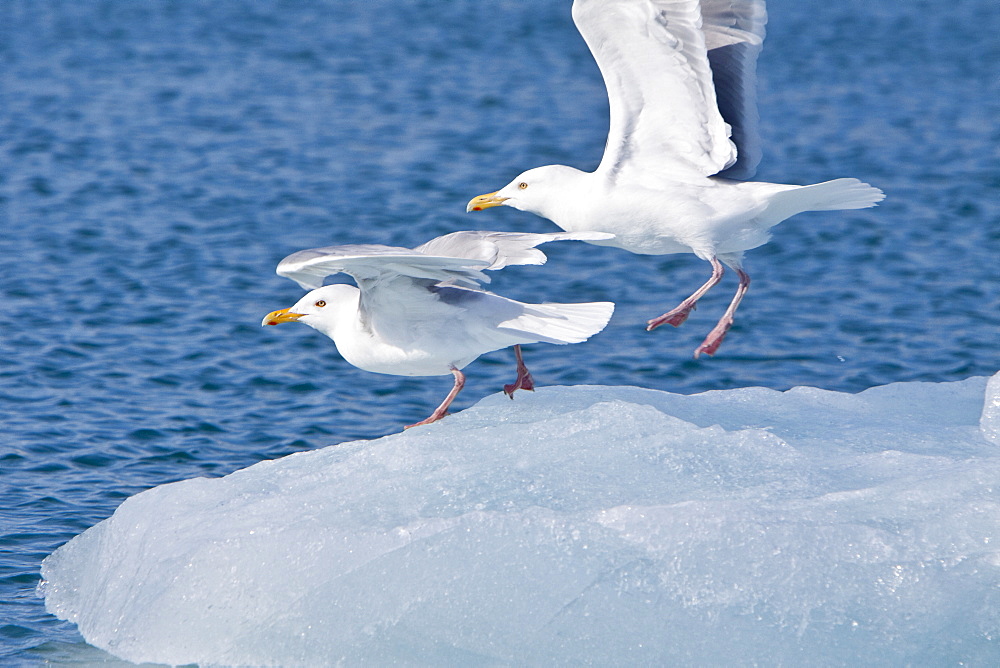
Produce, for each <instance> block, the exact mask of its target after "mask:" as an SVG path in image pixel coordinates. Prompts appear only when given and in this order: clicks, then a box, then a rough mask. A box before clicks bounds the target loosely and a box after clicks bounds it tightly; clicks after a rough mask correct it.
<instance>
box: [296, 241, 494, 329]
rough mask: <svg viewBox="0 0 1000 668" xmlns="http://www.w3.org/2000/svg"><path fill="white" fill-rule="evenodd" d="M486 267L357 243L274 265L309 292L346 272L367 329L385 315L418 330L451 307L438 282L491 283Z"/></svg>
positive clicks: (479, 262) (306, 253) (310, 252)
mask: <svg viewBox="0 0 1000 668" xmlns="http://www.w3.org/2000/svg"><path fill="white" fill-rule="evenodd" d="M487 266H488V263H487V262H485V261H482V260H476V259H470V258H458V257H445V256H438V255H427V254H425V253H421V252H419V251H415V250H410V249H409V248H397V247H394V246H380V245H375V244H359V245H348V246H327V247H325V248H312V249H309V250H304V251H299V252H297V253H293V254H291V255H289V256H288V257H286V258H285V259H284V260H282V261H281V262H279V263H278V269H277V273H278V275H280V276H285V277H287V278H290V279H292V280H293V281H295V282H296V283H298V284H299V285H300V286H302V287H303V288H306V289H309V290H312V289H315V288H318V287H320V286H322V285H323V279H324V278H325V277H327V276H330V275H332V274H337V273H345V274H349V275H350V276H352V277H353V278H354V280H355V281H356V282H357V284H358V288H359V289H360V290H361V302H360V316H361V319H362V321H363V322H365V323H366V324H368V325H370V324H372V323H373V322H375V321H378V320H380V319H382V318H383V317H384V318H387V319H388V322H389V323H390V324H391V323H394V322H407V323H411V324H412V326H413V327H420V326H421V323H423V322H425V321H430V322H434V321H435V320H436V319H437V318H440V317H442V316H443V315H445V314H446V313H447V312H448V311H449V310H450V309H451V308H452V307H450V306H449V305H447V304H444V303H443V302H442V301H441V300H440V298H439V297H438V295H437V293H436V291H435V290H436V288H437V286H438V285H439V284H442V283H445V284H449V285H462V286H466V287H471V288H476V287H478V286H479V284H480V283H483V282H487V281H488V280H489V279H488V278H487V277H486V275H484V274H483V273H482V271H481V270H482V269H485V268H487ZM377 324H378V323H377V322H376V325H377Z"/></svg>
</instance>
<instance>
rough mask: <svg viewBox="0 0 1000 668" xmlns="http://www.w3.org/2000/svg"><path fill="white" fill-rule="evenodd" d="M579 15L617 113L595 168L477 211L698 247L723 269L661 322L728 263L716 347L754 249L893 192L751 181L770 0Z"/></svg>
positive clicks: (521, 179)
mask: <svg viewBox="0 0 1000 668" xmlns="http://www.w3.org/2000/svg"><path fill="white" fill-rule="evenodd" d="M573 19H574V21H575V22H576V25H577V28H578V29H579V31H580V33H581V34H582V35H583V38H584V40H586V42H587V45H588V46H589V47H590V50H591V53H593V55H594V58H595V59H596V61H597V64H598V66H599V67H600V70H601V73H602V75H603V77H604V82H605V85H606V86H607V89H608V99H609V102H610V110H611V123H610V130H609V133H608V143H607V146H606V148H605V152H604V157H603V159H602V160H601V163H600V165H599V166H598V168H597V169H596V170H595V171H594V172H582V171H580V170H578V169H574V168H572V167H566V166H564V165H549V166H546V167H538V168H535V169H531V170H528V171H526V172H524V173H522V174H520V175H519V176H517V177H516V178H515V179H514V180H513V181H511V182H510V183H509V184H508V185H507V186H505V187H503V188H502V189H500V190H499V191H497V192H495V193H488V194H486V195H480V196H479V197H476V198H474V199H473V200H472V201H470V202H469V205H468V210H469V211H479V210H482V209H486V208H489V207H493V206H498V205H504V206H511V207H514V208H516V209H520V210H523V211H529V212H531V213H535V214H537V215H540V216H543V217H545V218H548V219H550V220H551V221H553V222H554V223H555V224H556V225H558V226H559V227H561V228H562V229H564V230H566V231H568V232H582V231H600V232H608V233H611V234H613V235H614V238H613V239H605V240H593V241H591V243H596V244H599V245H609V246H617V247H619V248H624V249H626V250H629V251H632V252H634V253H642V254H650V255H661V254H667V253H694V254H695V255H697V256H698V257H699V258H701V259H703V260H706V261H708V262H710V263H711V264H712V277H711V278H710V279H709V280H708V281H707V282H706V283H705V284H704V285H703V286H701V287H700V288H699V289H698V290H697V291H695V292H694V293H693V294H692V295H691V296H690V297H688V298H687V299H685V300H684V301H683V302H681V304H680V305H678V306H677V307H676V308H674V309H672V310H671V311H669V312H667V313H665V314H663V315H662V316H660V317H658V318H654V319H652V320H650V321H649V322H648V323H647V329H654V328H656V327H658V326H660V325H662V324H665V323H666V324H671V325H674V326H677V325H680V324H681V323H682V322H684V320H686V319H687V317H688V315H689V314H690V312H691V311H692V310H693V309H694V308H695V304H696V303H697V301H698V299H699V298H700V297H701V296H703V295H704V294H705V293H706V292H707V291H708V290H709V289H710V288H711V287H712V286H714V285H715V284H716V283H718V282H719V281H720V280H721V278H722V274H723V271H724V270H723V264H725V265H728V266H730V267H732V268H733V269H734V270H735V271H736V272H737V275H738V276H739V279H740V282H739V287H738V289H737V292H736V295H735V297H734V298H733V301H732V302H731V303H730V305H729V308H728V309H727V310H726V313H725V314H724V315H723V317H722V318H721V319H720V320H719V323H718V324H717V325H716V327H715V328H714V329H713V330H712V332H711V333H710V334H709V335H708V337H706V339H705V341H704V342H703V343H702V344H701V345H700V346H699V347H698V348H697V349H696V350H695V356H696V357H697V356H698V355H699V354H700V353H707V354H710V355H711V354H714V353H715V352H716V350H717V349H718V347H719V345H720V344H721V343H722V339H723V337H724V336H725V334H726V332H727V331H728V330H729V327H730V326H731V324H732V320H733V314H734V313H735V311H736V308H737V306H739V303H740V301H741V300H742V299H743V296H744V294H745V293H746V291H747V288H748V287H749V284H750V278H749V276H748V275H747V274H746V272H745V271H743V269H742V258H743V253H744V251H747V250H749V249H751V248H756V247H757V246H760V245H762V244H764V243H766V242H767V241H768V239H769V238H770V236H771V232H770V228H771V227H773V226H774V225H777V224H778V223H780V222H781V221H783V220H785V219H786V218H788V217H790V216H793V215H795V214H797V213H801V212H803V211H825V210H838V209H857V208H865V207H870V206H874V205H875V203H876V202H879V201H880V200H882V199H883V197H884V196H883V194H882V192H881V191H880V190H878V189H877V188H873V187H872V186H870V185H868V184H865V183H862V182H861V181H858V180H857V179H837V180H834V181H828V182H825V183H820V184H816V185H811V186H795V185H783V184H775V183H762V182H749V181H743V180H740V179H747V178H751V177H752V176H753V174H754V173H755V171H756V167H757V164H758V162H759V160H760V139H759V137H758V133H757V120H758V119H757V108H756V99H755V87H756V73H755V71H756V59H757V55H758V53H759V52H760V48H761V44H762V42H763V38H764V24H765V22H766V13H765V9H764V1H763V0H575V2H574V3H573Z"/></svg>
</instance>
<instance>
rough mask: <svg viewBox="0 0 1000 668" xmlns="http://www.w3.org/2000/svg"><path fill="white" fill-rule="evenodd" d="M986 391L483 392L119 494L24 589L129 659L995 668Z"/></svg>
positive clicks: (953, 386) (999, 411)
mask: <svg viewBox="0 0 1000 668" xmlns="http://www.w3.org/2000/svg"><path fill="white" fill-rule="evenodd" d="M986 381H987V379H985V378H972V379H968V380H965V381H956V382H950V383H919V382H911V383H896V384H893V385H886V386H881V387H876V388H872V389H869V390H866V391H864V392H862V393H860V394H847V393H839V392H830V391H828V390H820V389H816V388H794V389H792V390H788V391H786V392H778V391H775V390H770V389H766V388H742V389H733V390H721V391H710V392H704V393H700V394H694V395H680V394H670V393H665V392H661V391H658V390H647V389H641V388H635V387H606V386H575V387H545V388H540V389H539V390H538V391H537V392H536V393H534V394H530V395H528V396H523V397H520V398H519V399H518V401H517V402H511V401H510V400H508V399H507V398H506V397H505V396H504V395H502V394H495V395H492V396H490V397H487V398H486V399H484V400H483V401H481V402H479V403H478V404H476V405H475V406H474V407H472V408H469V409H467V410H465V411H463V412H462V413H460V414H458V415H453V416H451V417H449V418H448V419H446V420H443V421H441V422H438V423H436V424H432V425H428V426H424V427H418V428H414V429H411V430H409V431H406V432H404V433H399V434H392V435H389V436H385V437H382V438H381V439H377V440H372V441H355V442H351V443H344V444H341V445H335V446H329V447H327V448H323V449H319V450H314V451H311V452H302V453H298V454H295V455H290V456H288V457H284V458H282V459H278V460H273V461H268V462H261V463H259V464H256V465H254V466H251V467H249V468H246V469H242V470H240V471H237V472H235V473H232V474H230V475H228V476H225V477H223V478H195V479H191V480H185V481H182V482H177V483H173V484H168V485H162V486H159V487H155V488H153V489H150V490H147V491H145V492H142V493H140V494H138V495H135V496H133V497H131V498H129V499H128V500H127V501H125V502H124V503H123V504H122V505H121V506H120V507H119V508H118V510H117V511H116V512H115V514H114V515H113V516H112V517H111V518H110V519H108V520H106V521H104V522H102V523H100V524H98V525H97V526H95V527H93V528H91V529H89V530H88V531H86V532H85V533H83V534H81V535H80V536H77V537H76V538H74V539H73V540H72V541H70V542H69V543H67V544H66V545H64V546H63V547H61V548H59V550H57V551H56V552H55V553H54V554H53V555H52V556H50V557H48V558H47V559H46V560H45V561H44V562H43V564H42V574H43V576H44V578H45V581H44V584H43V586H42V590H43V591H44V593H45V597H46V606H47V608H48V609H49V610H50V611H51V612H52V613H53V614H56V615H57V616H59V617H60V618H62V619H67V620H70V621H73V622H75V623H76V624H77V625H78V627H79V629H80V631H81V632H82V633H83V636H84V638H86V640H87V642H88V643H90V644H91V645H93V646H95V647H99V648H102V649H104V650H107V651H108V652H110V653H112V654H113V655H115V656H118V657H121V658H123V659H127V660H130V661H134V662H136V663H143V662H158V663H166V664H171V665H177V664H187V663H198V664H201V665H240V666H242V665H282V666H327V665H391V664H396V663H402V664H407V665H435V666H436V665H440V666H448V665H532V666H534V665H538V666H542V665H566V666H571V665H599V666H608V665H623V666H624V665H682V664H684V665H686V664H691V665H747V666H750V665H844V666H847V665H858V661H859V659H860V660H861V663H864V664H866V665H914V664H920V665H955V664H959V665H994V664H996V662H997V660H998V659H1000V641H998V635H997V634H998V633H1000V618H998V615H997V610H998V608H997V605H998V604H1000V597H998V592H1000V544H998V542H997V536H998V535H1000V497H998V495H997V489H998V488H1000V450H998V442H997V441H998V440H1000V429H997V427H1000V424H998V421H1000V373H998V374H997V375H996V376H995V377H994V378H993V379H992V380H991V381H990V383H989V387H988V388H987V382H986ZM818 657H822V658H821V659H819V658H818Z"/></svg>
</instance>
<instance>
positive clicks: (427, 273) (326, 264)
mask: <svg viewBox="0 0 1000 668" xmlns="http://www.w3.org/2000/svg"><path fill="white" fill-rule="evenodd" d="M614 236H615V235H613V234H607V233H604V232H551V233H547V234H530V233H525V234H521V233H517V232H482V231H463V232H452V233H451V234H446V235H444V236H442V237H437V238H436V239H431V240H430V241H428V242H427V243H425V244H422V245H420V246H417V247H416V248H414V249H412V250H411V249H409V248H400V247H396V246H381V245H378V244H355V245H345V246H326V247H324V248H311V249H309V250H303V251H299V252H297V253H292V254H291V255H289V256H288V257H286V258H285V259H284V260H282V261H281V262H279V263H278V268H277V273H278V275H279V276H284V277H286V278H290V279H292V280H293V281H295V282H296V283H298V284H299V285H300V286H301V287H303V288H305V289H307V290H314V289H316V288H318V287H320V286H322V285H323V279H324V278H326V277H327V276H330V275H332V274H338V273H345V274H350V275H351V276H353V277H354V279H355V280H357V281H358V286H359V287H361V288H365V287H367V286H369V285H371V284H372V283H373V282H382V281H387V280H390V279H391V278H394V277H396V276H406V277H409V278H412V279H424V280H430V281H433V282H441V283H447V284H449V285H461V286H465V287H470V288H476V287H478V286H479V284H481V283H489V282H490V279H489V277H488V276H486V275H485V274H483V273H482V272H483V270H486V269H491V270H496V269H503V268H504V267H506V266H509V265H517V264H544V263H545V260H546V257H545V254H544V253H542V252H541V251H540V250H537V249H536V248H535V247H536V246H538V245H540V244H544V243H548V242H550V241H571V240H575V241H601V240H605V239H613V238H614Z"/></svg>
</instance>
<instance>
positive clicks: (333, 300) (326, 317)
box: [260, 284, 360, 339]
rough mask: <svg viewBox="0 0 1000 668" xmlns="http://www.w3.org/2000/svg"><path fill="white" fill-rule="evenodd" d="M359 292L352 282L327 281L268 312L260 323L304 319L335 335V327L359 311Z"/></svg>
mask: <svg viewBox="0 0 1000 668" xmlns="http://www.w3.org/2000/svg"><path fill="white" fill-rule="evenodd" d="M359 295H360V291H359V290H358V289H357V288H356V287H354V286H353V285H340V284H338V285H324V286H323V287H321V288H317V289H315V290H312V291H310V292H307V293H306V294H305V296H304V297H302V299H300V300H299V301H297V302H295V305H294V306H292V307H291V308H285V309H280V310H278V311H272V312H271V313H268V314H267V315H266V316H264V320H263V321H262V322H261V323H260V324H261V325H280V324H281V323H283V322H301V323H304V324H306V325H309V326H310V327H312V328H313V329H315V330H317V331H320V332H323V333H324V334H326V335H327V336H329V337H330V338H331V339H332V338H333V332H334V329H336V328H337V326H338V325H340V324H344V322H345V320H347V319H348V318H349V317H350V315H351V314H352V313H355V314H356V313H357V311H358V296H359Z"/></svg>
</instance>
